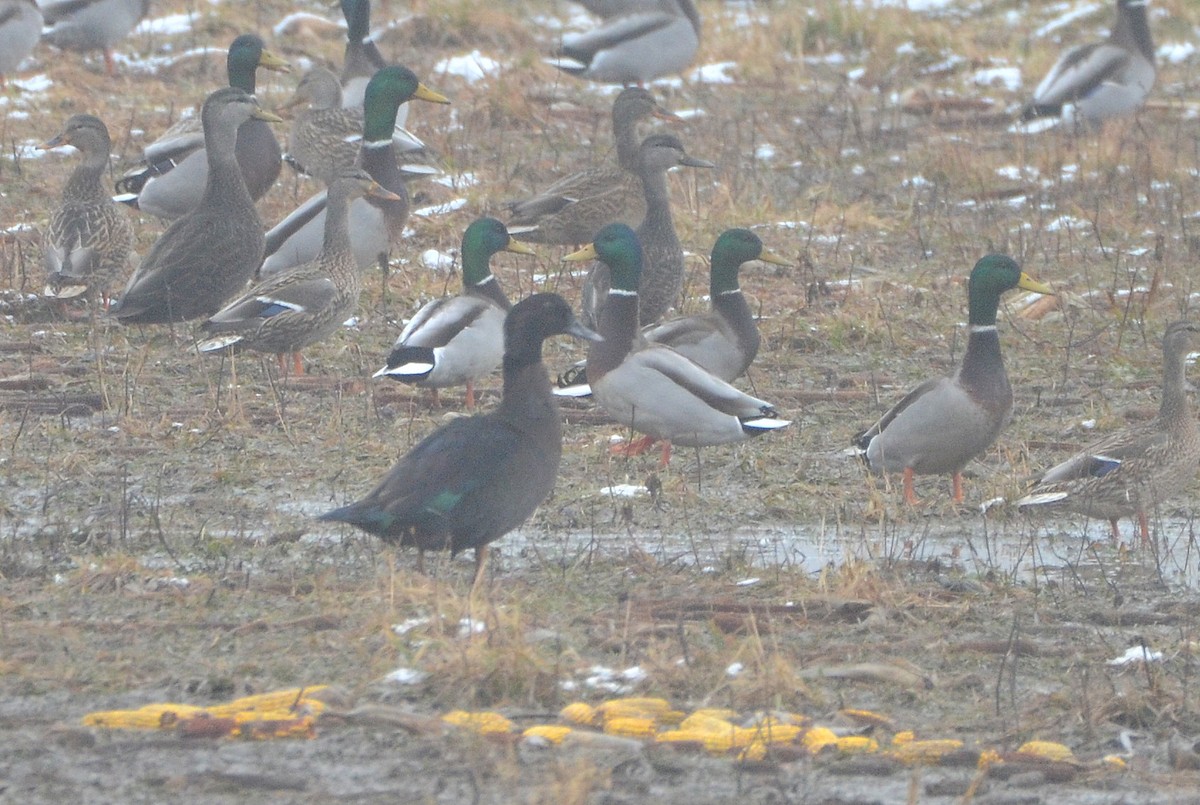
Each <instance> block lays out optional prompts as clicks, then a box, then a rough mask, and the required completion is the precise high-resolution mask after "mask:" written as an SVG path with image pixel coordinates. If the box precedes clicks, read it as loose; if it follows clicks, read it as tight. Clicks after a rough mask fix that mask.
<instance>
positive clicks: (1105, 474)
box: [1017, 321, 1200, 542]
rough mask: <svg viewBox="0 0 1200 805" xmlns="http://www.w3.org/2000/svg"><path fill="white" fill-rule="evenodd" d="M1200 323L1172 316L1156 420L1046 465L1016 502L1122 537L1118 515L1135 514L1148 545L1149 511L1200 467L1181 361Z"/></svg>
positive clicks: (1198, 437) (1199, 436) (1199, 434)
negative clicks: (1104, 523) (1083, 519)
mask: <svg viewBox="0 0 1200 805" xmlns="http://www.w3.org/2000/svg"><path fill="white" fill-rule="evenodd" d="M1196 333H1200V326H1197V325H1196V324H1193V323H1192V322H1189V321H1177V322H1174V323H1172V324H1169V325H1168V326H1167V330H1166V333H1165V334H1164V335H1163V344H1162V350H1163V391H1162V403H1161V404H1160V405H1159V409H1158V417H1157V418H1155V419H1154V420H1153V421H1151V422H1146V423H1143V424H1140V425H1134V426H1132V427H1127V428H1122V429H1121V430H1118V431H1116V432H1114V433H1110V434H1108V435H1107V436H1104V437H1101V438H1100V439H1098V440H1096V441H1094V442H1092V443H1091V444H1089V445H1088V446H1087V447H1085V448H1084V449H1083V450H1081V451H1080V452H1078V453H1076V454H1075V455H1073V456H1071V457H1070V458H1069V459H1067V460H1066V461H1064V462H1062V463H1061V464H1058V465H1056V466H1054V467H1051V468H1050V469H1049V470H1047V471H1046V472H1045V473H1043V474H1042V475H1041V477H1039V478H1038V479H1037V481H1036V485H1035V486H1034V487H1033V488H1032V489H1031V490H1030V492H1029V494H1027V495H1026V496H1024V497H1023V498H1021V499H1020V500H1018V501H1017V505H1018V506H1021V507H1027V506H1053V507H1057V508H1062V509H1066V510H1068V511H1073V512H1078V513H1080V514H1083V515H1086V516H1087V517H1103V518H1105V519H1107V520H1108V521H1109V523H1110V524H1111V526H1112V536H1113V539H1114V540H1118V539H1120V536H1121V532H1120V530H1119V529H1118V528H1117V520H1118V519H1120V518H1121V517H1137V523H1138V531H1139V533H1140V534H1141V536H1142V541H1143V542H1149V540H1150V529H1149V525H1148V523H1147V514H1148V512H1149V511H1150V510H1151V509H1153V508H1154V507H1156V506H1158V505H1159V504H1160V503H1162V502H1164V501H1165V500H1167V499H1168V498H1169V497H1171V496H1172V495H1175V494H1178V493H1180V492H1182V491H1183V490H1184V489H1186V488H1187V487H1188V486H1189V485H1190V484H1191V482H1192V481H1193V480H1195V477H1196V470H1197V469H1200V427H1198V426H1197V424H1196V417H1195V416H1194V415H1193V413H1192V406H1191V404H1190V403H1189V402H1188V393H1187V384H1186V381H1185V380H1184V366H1185V362H1186V359H1187V355H1188V353H1189V352H1190V351H1191V350H1192V349H1193V348H1194V347H1193V345H1194V344H1195V341H1196Z"/></svg>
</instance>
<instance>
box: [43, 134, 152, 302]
mask: <svg viewBox="0 0 1200 805" xmlns="http://www.w3.org/2000/svg"><path fill="white" fill-rule="evenodd" d="M60 145H71V146H74V147H75V148H77V149H79V152H80V154H81V155H82V159H81V160H80V162H79V165H78V166H77V167H76V168H75V170H74V171H73V172H72V173H71V178H70V179H68V180H67V184H66V186H65V187H63V191H62V198H61V201H60V202H59V204H58V206H57V207H56V208H55V210H54V213H53V214H52V215H51V216H50V228H49V230H47V232H46V237H45V241H44V244H43V245H44V247H45V265H46V273H47V277H46V290H45V294H46V296H52V297H56V298H59V299H70V298H73V297H76V296H79V295H81V294H83V293H86V292H87V291H88V290H89V289H91V290H95V291H99V292H100V294H101V295H102V296H103V297H104V299H105V301H106V302H107V299H108V287H109V285H110V283H111V282H112V281H113V279H114V278H115V277H117V276H119V275H122V274H124V273H125V264H126V263H127V262H129V255H130V254H131V252H132V250H133V225H132V224H130V222H129V218H128V216H126V215H125V213H124V211H122V210H120V209H118V205H117V204H115V203H114V202H113V200H112V199H111V198H109V197H108V191H107V190H106V189H105V187H104V186H103V185H102V184H101V183H100V180H101V177H103V175H104V171H105V169H106V168H107V167H108V158H109V150H110V145H111V143H110V141H109V137H108V128H107V127H106V126H105V125H104V121H102V120H100V118H98V117H94V116H92V115H73V116H72V117H71V118H70V119H69V120H67V124H66V126H65V127H63V130H62V132H61V133H60V134H58V135H57V136H56V137H54V138H53V139H51V140H50V141H48V142H47V143H46V144H45V145H43V146H42V148H57V147H58V146H60Z"/></svg>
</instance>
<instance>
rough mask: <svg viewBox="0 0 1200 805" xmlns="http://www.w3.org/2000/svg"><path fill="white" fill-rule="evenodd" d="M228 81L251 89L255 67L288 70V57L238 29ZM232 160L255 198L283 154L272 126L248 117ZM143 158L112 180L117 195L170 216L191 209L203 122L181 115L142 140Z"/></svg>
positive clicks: (202, 171) (204, 173)
mask: <svg viewBox="0 0 1200 805" xmlns="http://www.w3.org/2000/svg"><path fill="white" fill-rule="evenodd" d="M225 67H226V72H227V74H228V76H229V86H231V87H237V88H238V89H240V90H242V91H243V92H246V93H249V94H250V95H253V94H254V90H255V87H256V85H257V77H256V71H257V69H258V68H259V67H262V68H264V69H266V70H274V71H277V72H285V73H286V72H289V71H290V69H291V68H290V67H289V66H288V63H287V62H286V61H284V60H283V59H281V58H279V57H278V56H276V55H274V54H273V53H271V52H270V51H268V50H266V47H265V45H264V43H263V41H262V38H261V37H258V36H256V35H254V34H242V35H241V36H239V37H238V38H237V39H234V40H233V43H232V44H231V45H230V46H229V53H228V55H227V56H226V59H225ZM234 154H235V155H236V156H237V164H238V166H239V168H240V170H241V172H242V176H243V178H244V179H245V181H246V187H247V189H248V190H249V191H250V197H251V198H253V199H254V200H255V201H258V200H259V199H260V198H262V197H263V196H264V195H266V193H267V191H268V190H270V189H271V187H272V186H273V185H274V184H275V180H276V179H277V178H279V170H280V166H281V165H282V161H281V159H282V154H281V151H280V148H279V141H278V140H276V139H275V132H274V131H272V129H271V127H270V126H269V125H267V123H266V122H265V121H263V120H259V119H251V120H247V121H246V122H245V123H244V124H243V125H242V127H241V128H240V129H238V132H237V145H236V147H235V149H234ZM143 161H144V164H143V165H141V166H139V167H137V168H135V169H133V170H132V171H129V172H127V173H126V174H125V176H124V177H122V178H121V180H120V181H118V182H117V192H118V193H120V194H121V195H119V196H117V200H118V201H122V202H125V203H128V204H135V205H136V206H137V207H138V209H140V210H143V211H144V212H148V213H150V214H151V215H156V216H158V217H159V218H166V219H168V220H172V219H175V218H178V217H179V216H181V215H183V214H184V213H187V212H190V211H191V210H192V209H194V208H195V206H196V205H197V204H199V203H200V197H201V196H202V195H204V183H205V179H206V178H207V177H208V158H207V156H206V152H205V145H204V131H203V126H202V125H201V124H200V122H199V121H198V120H197V118H196V117H195V116H193V117H189V118H185V119H183V120H180V121H179V122H178V123H176V124H175V125H174V126H172V127H171V128H170V129H168V130H167V131H166V132H165V133H164V134H163V135H162V136H161V137H159V138H158V139H157V140H155V141H154V142H153V143H151V144H150V145H148V146H146V149H145V151H144V152H143Z"/></svg>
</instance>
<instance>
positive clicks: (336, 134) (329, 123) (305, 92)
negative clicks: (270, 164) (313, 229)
mask: <svg viewBox="0 0 1200 805" xmlns="http://www.w3.org/2000/svg"><path fill="white" fill-rule="evenodd" d="M301 105H306V106H307V108H305V109H304V110H303V111H301V112H300V113H299V114H298V115H296V118H295V120H293V121H292V130H291V132H290V133H289V135H288V153H287V161H288V162H289V163H290V164H291V166H292V167H293V168H295V169H296V170H297V171H299V172H300V173H305V174H308V175H309V176H312V177H314V178H316V179H319V180H321V181H323V182H326V183H328V182H330V181H332V180H333V178H334V177H335V176H337V175H338V173H340V172H341V171H342V170H343V169H345V168H347V167H349V166H352V165H354V163H355V160H357V159H358V149H359V143H360V142H361V140H362V137H361V135H362V128H363V118H362V114H361V113H360V114H356V113H355V111H354V110H351V109H343V108H342V85H341V82H339V81H338V77H337V76H336V75H334V74H333V71H332V70H329V69H327V68H325V67H313V68H312V69H310V70H309V71H308V72H307V73H305V74H304V76H303V78H301V79H300V83H299V84H297V85H296V91H295V93H294V94H293V95H292V98H291V100H290V101H288V102H287V103H286V104H285V106H287V107H292V106H301Z"/></svg>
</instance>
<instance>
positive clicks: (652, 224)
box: [583, 134, 715, 327]
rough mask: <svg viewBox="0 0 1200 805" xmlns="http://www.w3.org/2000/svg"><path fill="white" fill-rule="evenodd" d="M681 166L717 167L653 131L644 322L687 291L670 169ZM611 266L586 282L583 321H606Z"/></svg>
mask: <svg viewBox="0 0 1200 805" xmlns="http://www.w3.org/2000/svg"><path fill="white" fill-rule="evenodd" d="M676 165H686V166H688V167H692V168H712V167H715V166H714V165H713V163H711V162H707V161H705V160H703V159H697V158H695V157H693V156H690V155H688V153H687V151H685V150H684V148H683V144H682V143H681V142H679V140H678V139H677V138H676V137H673V136H671V135H670V134H651V135H650V136H649V137H647V138H646V139H644V140H642V145H641V147H640V148H639V149H638V176H639V178H640V179H641V182H642V193H643V194H644V195H645V198H646V217H645V218H643V219H642V223H641V225H640V226H638V228H637V236H638V242H639V243H640V244H641V246H642V261H643V265H644V266H645V272H644V273H643V274H642V278H641V286H640V287H641V290H640V297H639V298H640V299H641V308H640V311H639V321H640V322H641V323H642V324H653V323H654V322H656V321H658V320H659V319H661V318H662V317H663V316H664V315H665V314H666V312H667V311H668V310H670V309H671V307H672V306H673V305H675V304H676V303H677V302H678V301H679V294H680V292H681V291H682V290H683V246H681V245H680V243H679V235H677V234H676V233H675V222H674V220H672V218H671V194H670V192H668V190H667V171H668V170H670V169H671V168H673V167H675V166H676ZM608 289H609V278H608V267H607V266H606V265H605V264H604V263H603V262H601V263H599V264H597V265H596V266H594V267H593V268H592V270H591V272H589V274H588V277H587V279H586V280H585V281H584V286H583V321H584V323H586V324H587V325H588V326H590V327H594V326H596V322H599V321H600V310H601V309H602V308H603V306H604V305H605V304H606V302H607V300H608Z"/></svg>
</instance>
